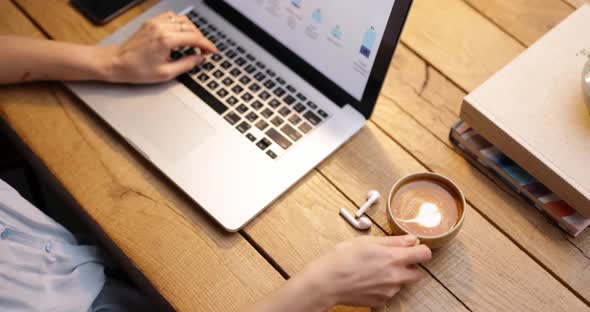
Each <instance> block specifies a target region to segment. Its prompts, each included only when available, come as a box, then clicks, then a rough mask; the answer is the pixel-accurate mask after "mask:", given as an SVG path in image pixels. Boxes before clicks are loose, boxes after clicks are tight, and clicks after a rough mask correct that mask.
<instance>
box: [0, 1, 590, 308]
mask: <svg viewBox="0 0 590 312" xmlns="http://www.w3.org/2000/svg"><path fill="white" fill-rule="evenodd" d="M154 2H155V1H153V0H152V1H147V2H145V3H143V4H142V5H140V6H139V7H137V8H135V9H133V10H131V11H130V12H128V13H126V14H125V15H123V16H122V17H120V18H117V19H116V20H115V21H113V22H111V23H110V24H108V25H106V26H104V27H95V26H93V25H91V24H90V23H88V22H87V21H86V20H85V19H84V18H82V17H81V16H79V15H78V13H76V11H74V10H73V9H72V8H71V7H70V6H69V5H68V4H67V1H66V0H51V1H39V0H14V1H12V2H11V1H8V0H0V33H1V34H18V35H24V36H34V37H48V38H53V39H56V40H66V41H72V42H80V43H88V44H94V43H96V42H98V41H99V40H101V39H103V38H104V37H106V36H107V35H108V34H109V33H111V32H112V31H114V30H115V29H117V27H119V26H121V25H123V24H125V23H126V22H128V21H129V20H131V19H132V18H133V17H134V16H136V15H137V14H139V13H140V12H142V11H144V10H145V9H147V8H148V7H150V6H151V5H153V3H154ZM582 3H583V0H563V1H562V0H442V1H441V0H416V1H415V4H414V6H413V8H412V12H411V14H410V18H409V20H408V24H407V27H406V29H405V31H404V34H403V36H402V42H401V43H400V45H399V47H398V49H397V52H396V55H395V57H394V60H393V63H392V66H391V68H390V71H389V75H388V78H387V81H386V83H385V86H384V88H383V91H382V95H381V97H380V98H379V102H378V105H377V108H376V111H375V114H374V115H373V118H372V120H371V121H370V122H369V123H367V126H366V127H365V128H364V129H363V130H362V131H361V132H360V133H359V134H358V135H356V136H355V137H354V138H353V139H352V140H351V141H350V142H349V143H348V144H346V145H345V146H344V147H343V148H341V149H340V150H339V151H338V152H336V153H335V154H334V155H333V156H332V157H330V158H329V159H327V160H326V161H324V162H323V163H322V164H321V165H319V166H318V168H317V169H316V170H314V171H313V172H311V173H310V174H309V175H307V177H306V178H305V179H303V180H302V181H301V182H300V183H298V184H297V185H296V186H295V187H293V188H292V189H291V190H290V191H289V192H288V193H287V194H286V195H285V196H283V197H282V198H281V199H280V200H279V201H277V202H276V203H275V204H273V205H272V207H270V208H269V209H267V210H266V211H265V212H264V213H262V215H261V216H259V217H258V218H257V219H256V220H255V221H254V222H252V223H251V224H249V225H248V226H246V227H245V228H244V229H243V230H242V231H240V232H239V233H237V234H228V233H225V232H223V231H222V230H221V229H220V228H219V227H218V226H216V225H215V224H214V223H213V222H212V221H211V220H210V219H209V218H208V217H207V216H206V215H205V214H204V213H203V212H202V211H200V210H199V209H197V208H196V206H195V205H194V204H193V203H191V201H190V200H189V199H188V198H186V197H185V196H183V195H181V193H180V192H179V191H178V190H177V189H176V188H174V187H172V186H171V185H170V184H169V183H167V182H166V180H165V179H164V178H163V177H162V176H161V175H160V174H158V173H156V172H155V170H154V169H153V167H152V166H150V165H149V164H148V163H147V162H146V161H144V160H143V159H142V158H141V157H140V156H139V155H138V154H137V153H135V152H134V151H133V150H132V149H131V148H129V147H128V146H127V145H126V144H124V143H123V142H122V141H121V140H120V139H118V137H117V136H116V135H115V134H114V133H113V132H112V131H110V130H108V129H107V127H105V125H104V124H103V123H102V122H99V121H97V120H96V118H95V117H94V116H93V115H92V114H90V113H89V112H88V110H87V109H86V108H84V106H83V105H82V104H81V103H79V102H78V101H77V100H75V99H74V98H73V97H72V96H71V95H69V94H68V93H67V91H65V89H64V88H63V87H62V86H61V85H60V84H58V83H39V84H29V85H25V86H10V87H4V88H1V89H0V116H2V118H3V119H4V121H5V122H6V123H7V124H8V125H9V126H10V127H11V128H12V130H13V131H14V132H15V133H16V134H17V135H18V137H20V139H21V140H22V141H23V142H24V143H25V144H26V146H27V147H28V148H29V149H30V150H31V151H32V153H33V154H34V155H35V156H36V157H37V158H38V159H39V160H40V161H41V162H42V164H43V165H44V166H45V167H46V168H47V169H48V171H49V172H50V173H51V174H52V175H53V176H54V177H55V179H56V180H57V181H58V182H59V183H60V184H61V185H62V186H63V187H64V188H65V189H66V190H67V191H68V192H69V194H71V196H72V198H73V199H74V200H75V201H76V202H77V204H78V205H79V206H80V207H81V210H82V212H83V213H84V215H86V216H87V217H88V219H89V220H90V221H91V223H92V224H94V225H96V229H97V230H98V231H99V232H100V233H101V234H102V235H103V237H105V238H107V239H108V240H109V241H111V242H112V243H114V245H113V246H116V251H119V252H120V253H121V254H122V255H124V257H125V258H126V259H128V263H130V264H131V265H132V267H133V268H134V269H135V271H136V272H139V273H141V276H143V277H145V279H146V280H147V281H149V282H150V283H151V286H152V287H153V289H155V290H157V292H159V293H160V294H161V296H162V298H164V299H165V300H166V301H167V302H168V303H169V304H170V306H172V307H173V308H174V309H177V310H179V311H193V310H194V311H238V310H240V309H241V308H243V307H244V306H245V305H247V304H250V303H252V302H255V301H256V300H258V299H260V298H261V297H263V296H265V295H266V294H268V293H269V292H271V291H272V290H273V289H275V288H276V287H278V286H279V285H281V284H282V283H284V281H285V279H286V278H288V277H289V276H293V275H294V274H296V273H297V272H298V271H300V270H301V269H302V268H303V267H304V266H305V265H306V264H307V263H309V262H310V261H312V260H313V259H315V258H316V257H318V256H320V255H321V254H323V253H324V252H325V251H326V250H328V249H329V248H331V247H332V246H334V245H335V244H336V243H338V242H340V241H343V240H346V239H349V238H352V237H354V236H357V235H362V234H361V233H359V232H356V231H355V230H353V229H352V228H351V227H350V226H349V225H347V224H346V223H345V222H344V221H343V220H341V219H340V218H339V217H338V215H337V213H338V209H339V208H340V207H346V208H348V209H357V208H358V206H360V205H361V204H362V203H363V202H364V200H365V194H366V191H367V190H369V189H378V190H379V191H381V192H382V193H387V190H388V188H389V187H390V186H391V185H392V183H393V182H394V181H396V180H397V179H398V178H400V177H402V176H404V175H406V174H408V173H412V172H418V171H425V170H429V171H434V172H438V173H441V174H444V175H447V176H449V177H450V178H451V179H453V180H454V181H456V182H457V183H458V184H459V185H460V187H461V188H462V189H463V190H464V192H465V194H466V196H467V198H468V202H469V207H468V208H467V218H466V220H465V225H464V227H463V230H462V232H461V233H460V235H459V236H458V237H457V239H456V240H455V241H454V242H453V243H452V244H450V245H449V246H447V247H445V248H443V249H441V250H438V251H436V252H435V253H434V259H433V261H432V262H431V263H429V264H427V265H425V266H424V267H423V270H424V271H426V272H427V274H426V278H425V279H424V280H423V281H421V282H419V283H418V284H416V285H413V286H410V287H407V288H405V289H403V291H402V292H401V293H400V295H398V296H396V297H395V298H394V299H393V300H392V301H391V302H390V303H389V304H388V305H387V307H384V308H383V310H390V311H424V310H433V311H443V310H444V311H447V310H458V311H467V310H477V311H499V310H510V311H529V310H530V311H587V310H589V305H588V304H589V303H590V232H589V231H586V232H585V233H583V234H582V235H581V236H580V237H578V238H575V239H574V238H571V237H569V236H568V235H567V234H565V233H564V232H563V231H561V230H560V229H559V228H558V227H556V226H555V225H554V224H552V223H551V222H550V221H548V219H547V218H545V217H544V216H543V215H542V214H541V213H539V212H538V211H537V210H536V209H535V208H533V207H532V206H529V205H528V204H526V203H525V202H523V201H522V200H520V199H519V198H518V197H517V196H515V194H514V193H512V192H509V191H505V190H504V189H503V188H501V187H499V186H497V185H496V184H494V183H493V181H491V180H490V179H488V178H487V177H485V176H484V175H483V174H482V173H480V172H479V171H477V170H475V169H474V168H472V167H471V166H470V165H469V164H468V163H467V162H466V161H465V160H464V159H463V158H462V157H460V156H459V155H458V154H457V153H456V152H455V151H454V150H453V149H452V146H451V144H450V142H449V140H448V139H447V135H448V131H449V128H450V127H451V126H452V125H453V123H455V122H456V121H457V119H458V113H459V109H460V105H461V100H462V98H463V96H465V94H466V93H467V92H469V91H470V90H472V89H474V88H475V87H476V86H477V85H478V84H480V83H482V82H483V81H484V80H485V79H486V78H487V77H489V76H490V75H492V74H493V73H494V72H495V71H497V70H498V69H500V68H501V67H502V66H503V65H505V64H506V63H507V62H509V61H510V60H511V59H513V58H514V57H515V56H517V55H518V54H519V53H520V52H522V51H523V50H524V49H525V48H526V47H527V46H528V45H530V44H532V43H533V42H534V41H535V40H536V39H537V38H539V37H540V36H541V35H542V34H543V33H544V32H546V31H547V30H548V29H550V28H551V27H552V26H554V25H556V24H557V23H558V22H559V21H560V20H562V19H563V18H564V17H566V16H567V15H568V14H569V13H571V12H572V11H573V10H574V9H575V7H576V6H579V5H582ZM369 214H370V216H371V218H372V219H373V220H374V221H375V222H376V223H377V225H378V226H376V227H373V230H372V231H371V233H370V234H372V235H387V234H388V233H390V232H391V228H390V227H389V225H388V223H387V220H386V215H385V210H384V205H383V202H381V203H380V204H379V205H378V206H377V207H376V208H375V209H372V210H371V211H370V213H369ZM336 309H337V310H342V311H344V310H346V311H348V310H354V311H356V310H361V311H362V310H367V309H353V308H348V307H338V308H336Z"/></svg>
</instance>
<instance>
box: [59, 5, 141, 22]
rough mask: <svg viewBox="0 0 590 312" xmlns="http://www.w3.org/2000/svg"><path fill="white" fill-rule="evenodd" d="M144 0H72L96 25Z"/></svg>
mask: <svg viewBox="0 0 590 312" xmlns="http://www.w3.org/2000/svg"><path fill="white" fill-rule="evenodd" d="M141 1H143V0H71V1H70V3H71V4H72V5H73V6H74V7H75V8H76V9H78V11H80V12H82V14H84V16H86V17H87V18H88V19H90V20H91V21H92V22H93V23H94V24H96V25H103V24H105V23H107V22H109V21H110V20H112V19H113V18H115V17H117V16H119V15H120V14H122V13H123V12H125V11H127V10H128V9H130V8H132V7H133V6H135V5H136V4H138V3H140V2H141Z"/></svg>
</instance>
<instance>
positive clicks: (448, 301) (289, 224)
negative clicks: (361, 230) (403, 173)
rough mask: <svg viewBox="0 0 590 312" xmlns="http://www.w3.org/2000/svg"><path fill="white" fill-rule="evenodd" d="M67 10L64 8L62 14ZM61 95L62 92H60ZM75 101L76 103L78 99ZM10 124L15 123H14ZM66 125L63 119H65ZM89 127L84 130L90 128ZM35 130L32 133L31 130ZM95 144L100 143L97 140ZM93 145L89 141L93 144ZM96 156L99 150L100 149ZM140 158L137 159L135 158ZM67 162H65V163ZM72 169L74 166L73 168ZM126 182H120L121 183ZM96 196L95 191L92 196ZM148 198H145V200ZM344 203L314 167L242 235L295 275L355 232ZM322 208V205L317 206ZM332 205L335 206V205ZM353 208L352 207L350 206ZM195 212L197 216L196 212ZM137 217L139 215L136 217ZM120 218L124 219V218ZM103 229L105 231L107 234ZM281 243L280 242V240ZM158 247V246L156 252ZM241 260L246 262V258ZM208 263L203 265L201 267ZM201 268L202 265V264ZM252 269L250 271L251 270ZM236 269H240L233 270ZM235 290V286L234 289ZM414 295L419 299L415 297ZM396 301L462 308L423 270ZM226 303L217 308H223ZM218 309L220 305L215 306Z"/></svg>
mask: <svg viewBox="0 0 590 312" xmlns="http://www.w3.org/2000/svg"><path fill="white" fill-rule="evenodd" d="M60 4H61V5H62V6H63V2H54V3H53V5H54V6H59V5H60ZM31 5H32V3H29V2H26V3H25V5H23V7H25V8H27V9H28V8H29V6H31ZM32 7H34V8H35V9H34V10H32V11H31V12H29V14H31V15H32V16H34V17H35V18H36V20H37V21H38V22H39V24H40V25H42V26H43V27H45V25H48V27H47V29H48V32H49V33H50V35H51V36H52V37H54V38H56V39H58V40H62V36H63V38H67V39H68V40H71V41H75V42H87V41H86V40H88V39H85V38H77V37H76V36H80V37H83V36H86V34H87V33H92V32H93V31H94V30H93V29H94V26H92V25H87V26H85V27H82V28H80V31H79V32H77V33H76V31H75V29H68V30H67V32H64V31H62V30H61V29H62V27H65V24H62V22H61V21H60V22H59V23H60V24H59V25H58V26H55V25H54V24H53V19H47V16H46V15H40V12H41V11H42V10H38V9H37V7H36V6H32ZM52 9H53V10H55V11H56V12H61V10H59V8H56V7H53V8H52ZM64 11H65V12H68V9H66V8H64ZM67 14H69V13H67ZM100 35H101V36H102V35H104V34H102V31H101V34H100ZM91 38H97V39H96V40H99V39H101V38H100V36H99V35H91ZM62 96H64V95H62ZM62 102H64V103H68V104H67V105H68V107H69V108H70V109H72V110H75V111H77V113H76V114H74V115H76V116H78V114H80V115H84V112H85V109H79V108H76V107H70V106H69V105H70V104H69V103H71V99H68V98H65V99H64V98H62ZM78 104H79V103H78ZM72 105H76V104H72ZM8 115H10V117H14V118H20V117H15V113H14V112H12V111H10V112H8ZM48 116H51V117H52V118H47V119H48V120H50V119H53V115H51V114H50V115H48ZM92 119H93V116H86V115H84V120H81V121H79V122H77V123H79V124H78V125H77V126H76V127H77V128H85V127H86V125H85V123H87V122H88V123H92ZM52 122H55V120H52ZM13 124H14V123H13ZM66 124H67V122H66ZM96 126H97V127H100V124H99V125H96ZM24 131H27V129H21V131H19V133H22V132H24ZM94 131H98V129H94ZM91 132H92V131H90V130H88V133H91ZM88 133H87V134H86V135H84V137H85V138H84V140H85V141H87V140H89V139H88V136H89V135H90V134H88ZM35 135H37V134H35ZM50 135H51V134H49V133H48V134H46V136H45V138H46V139H47V142H48V144H50V142H51V141H52V140H51V138H52V137H51V136H50ZM62 135H67V134H66V133H62ZM95 140H99V139H98V138H95ZM110 140H112V142H111V144H113V145H115V146H116V145H118V144H117V143H116V142H117V141H118V140H117V139H116V138H110ZM106 142H108V139H107V138H105V140H104V142H102V143H106ZM97 144H100V143H97ZM92 145H94V144H92ZM99 155H100V154H99ZM79 156H81V155H73V156H72V157H79ZM84 157H91V156H89V155H84ZM125 161H133V160H131V159H127V160H123V159H101V162H102V163H107V164H108V165H113V166H119V167H121V166H127V165H126V164H125V163H124V162H125ZM140 162H141V161H140ZM70 165H71V161H66V162H64V165H63V166H62V167H55V166H53V167H51V168H52V169H53V170H55V171H59V172H61V171H67V170H70V167H69V166H70ZM66 166H67V167H66ZM76 171H77V170H76ZM92 174H94V172H89V173H88V177H87V178H90V177H91V175H92ZM143 177H144V178H145V179H148V181H150V183H157V184H160V183H165V181H164V182H160V181H159V180H160V177H158V176H157V175H155V176H150V175H149V174H148V173H144V174H143ZM135 179H136V177H135V178H134V177H130V176H128V175H124V176H121V177H120V178H119V179H117V181H118V182H117V183H118V184H119V183H121V184H122V183H129V182H128V181H127V180H130V181H131V182H133V181H134V180H135ZM123 181H125V182H123ZM66 187H67V188H68V189H70V191H73V192H74V193H75V194H74V195H75V196H76V198H78V196H84V195H86V194H87V189H80V186H74V185H66ZM99 187H100V186H96V188H99ZM71 188H77V189H76V190H71ZM123 194H125V197H126V196H128V195H129V196H137V197H139V198H140V199H141V198H143V199H152V198H153V197H154V196H156V195H157V194H151V193H148V192H147V191H145V190H137V189H136V188H133V189H130V190H128V191H125V192H123ZM95 196H96V195H95ZM176 196H177V195H176V192H175V190H174V189H173V188H170V189H167V191H166V195H165V196H163V197H164V198H169V197H176ZM148 203H149V200H148ZM137 204H138V206H141V205H140V203H137ZM186 204H187V207H190V206H191V203H190V202H188V203H186ZM345 204H346V205H348V206H352V205H351V204H350V203H349V202H347V201H346V199H345V198H344V196H343V195H341V194H340V193H339V192H338V190H336V189H335V188H333V187H330V184H329V183H328V182H327V181H326V180H325V178H323V177H322V176H321V175H319V174H318V173H317V172H315V173H312V174H311V175H310V176H309V177H307V178H306V179H304V180H303V181H302V182H300V183H299V184H298V185H297V186H295V187H294V188H293V189H292V190H291V191H290V192H289V194H288V195H286V196H285V197H283V199H282V200H280V201H278V202H277V203H276V204H275V205H273V207H271V208H269V209H268V211H267V212H265V213H263V215H262V216H260V217H259V218H258V219H257V221H255V224H256V225H255V226H249V227H248V228H246V229H245V231H244V232H245V233H246V235H248V236H249V237H250V238H251V239H253V240H254V241H255V242H256V245H257V246H259V247H261V248H263V250H264V251H265V252H266V253H267V254H269V255H271V256H272V257H273V260H274V261H275V262H276V263H277V264H278V265H279V266H280V267H281V268H282V269H283V270H285V271H286V272H287V273H288V274H289V275H294V274H296V273H297V272H298V271H300V270H301V269H302V268H303V266H305V264H306V263H308V262H310V261H312V260H313V259H315V258H317V257H319V256H320V255H321V254H323V253H324V252H325V251H326V250H328V249H329V248H332V247H333V245H335V244H336V243H338V242H340V241H343V240H346V239H349V238H352V237H354V236H356V235H358V232H356V231H355V230H353V229H352V228H351V227H350V226H349V225H348V224H346V223H345V222H344V221H343V220H342V219H341V218H340V217H339V216H338V208H339V207H340V206H344V205H345ZM110 205H111V203H107V204H106V206H110ZM166 205H167V206H168V208H170V209H174V208H176V205H175V204H172V203H167V204H166ZM321 207H323V209H319V208H321ZM327 207H330V209H327ZM334 209H336V210H334ZM351 210H352V209H351ZM195 214H196V215H197V216H195ZM201 214H202V213H198V212H195V211H194V210H190V209H182V211H179V212H178V213H177V215H176V216H169V217H170V218H179V219H184V218H186V217H187V216H189V219H198V218H199V217H198V215H201ZM94 217H95V218H98V219H100V220H102V219H103V218H105V216H104V215H100V216H96V215H95V216H94ZM122 218H123V217H122ZM138 218H139V217H138ZM123 220H124V219H123ZM335 220H337V222H334V221H335ZM102 221H103V222H109V221H108V220H102ZM172 221H173V220H171V221H170V223H174V222H172ZM193 225H196V226H199V227H200V224H199V222H198V221H194V222H193ZM326 225H331V226H326ZM212 227H215V226H214V225H212ZM166 230H167V231H172V232H174V228H173V227H170V228H166ZM141 231H142V229H141V228H133V229H130V230H129V231H119V233H115V234H113V235H115V236H117V237H123V238H126V237H128V236H139V237H141V236H142V235H141V233H142V232H141ZM107 234H108V233H107ZM373 234H376V235H378V234H380V235H383V232H379V231H374V232H373ZM321 235H326V236H327V237H329V239H327V240H325V241H324V240H319V237H321ZM227 236H229V237H235V235H233V236H231V235H229V234H228V235H227ZM281 237H282V238H286V243H285V240H281V239H279V238H281ZM173 242H174V243H175V245H178V247H185V248H187V249H192V248H193V247H192V246H191V245H184V244H185V242H182V241H180V240H176V241H173ZM115 243H116V244H119V247H120V248H121V249H122V250H124V251H125V252H127V250H128V249H136V248H138V247H139V246H138V245H136V243H137V242H136V241H130V242H127V243H126V244H123V245H120V244H121V242H120V241H117V240H115ZM284 243H285V244H284ZM287 246H288V247H289V248H288V249H285V247H287ZM151 252H153V249H151V251H148V252H145V253H144V254H137V255H133V254H131V255H128V256H129V257H130V258H132V259H133V258H134V257H148V258H149V257H151V256H150V253H151ZM158 252H159V251H158ZM191 256H192V255H187V256H186V257H185V258H186V259H190V257H191ZM225 256H229V257H231V256H232V255H224V254H221V255H220V257H225ZM248 256H249V255H248V253H244V255H243V256H242V257H248ZM236 258H237V259H236V260H237V261H240V259H241V257H236ZM219 260H220V259H216V260H213V261H219ZM221 262H226V261H221ZM159 265H160V266H165V263H159ZM196 265H198V263H195V264H194V265H193V267H194V266H196ZM244 265H248V264H247V263H246V261H245V263H244ZM204 267H207V266H204ZM140 268H142V269H145V270H148V271H151V270H153V268H145V267H140ZM203 269H204V268H203ZM207 270H209V271H208V272H209V273H208V274H204V276H202V277H201V279H198V280H196V281H195V282H198V283H200V284H199V285H201V286H202V285H207V284H210V282H208V281H207V279H209V278H213V277H212V276H211V275H212V274H214V275H216V274H217V273H216V271H217V270H218V268H217V267H211V266H209V267H207ZM254 272H255V271H254ZM197 273H202V271H200V272H197ZM236 274H239V273H236ZM148 278H150V279H151V278H157V279H160V278H162V276H153V275H148ZM175 278H180V277H179V276H168V278H167V279H164V281H155V283H156V284H157V283H161V282H166V281H168V282H169V283H170V285H168V287H169V288H170V289H171V290H172V291H174V290H175V289H176V287H180V286H182V284H183V282H180V283H179V285H178V286H175V285H174V283H173V282H170V281H173V279H175ZM244 278H246V279H250V280H258V279H259V278H260V277H256V276H249V277H248V276H247V275H246V276H244ZM192 288H193V289H200V287H199V286H197V287H192ZM253 288H254V289H256V287H253ZM210 291H216V289H215V288H214V287H212V289H211V290H210ZM233 291H235V290H233ZM180 295H183V296H187V297H190V296H189V295H188V294H180ZM168 299H169V300H171V301H172V300H179V299H180V298H179V297H174V298H168ZM418 300H419V301H418ZM395 304H396V305H398V306H404V307H408V308H409V307H412V310H420V309H421V308H423V307H429V309H433V308H435V307H437V306H446V307H449V309H452V310H456V311H464V310H465V308H464V307H463V306H462V305H461V304H460V303H459V302H458V301H457V300H456V299H455V298H454V297H453V296H452V295H451V294H450V293H449V292H448V291H447V290H446V289H444V287H442V285H440V284H439V283H438V282H437V281H436V280H435V279H434V278H432V277H431V276H430V275H428V274H426V278H425V279H424V280H423V281H422V282H421V283H420V284H418V285H416V286H414V287H411V288H408V289H406V290H404V291H403V292H402V293H401V294H400V295H399V296H397V297H396V300H395ZM225 309H226V308H224V309H222V310H225ZM218 310H219V309H218ZM333 310H334V311H363V310H366V309H354V308H350V307H336V308H335V309H333Z"/></svg>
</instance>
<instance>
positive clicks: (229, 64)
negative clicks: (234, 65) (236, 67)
mask: <svg viewBox="0 0 590 312" xmlns="http://www.w3.org/2000/svg"><path fill="white" fill-rule="evenodd" d="M219 66H221V68H223V69H228V68H230V67H231V63H230V62H228V61H223V63H221V65H219Z"/></svg>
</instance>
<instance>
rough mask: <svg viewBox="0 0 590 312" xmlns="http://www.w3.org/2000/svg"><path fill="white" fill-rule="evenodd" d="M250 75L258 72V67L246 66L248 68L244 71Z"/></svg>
mask: <svg viewBox="0 0 590 312" xmlns="http://www.w3.org/2000/svg"><path fill="white" fill-rule="evenodd" d="M244 70H245V71H246V72H247V73H248V74H252V73H253V72H255V71H256V67H255V66H254V65H252V64H250V65H248V66H246V68H245V69H244Z"/></svg>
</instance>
